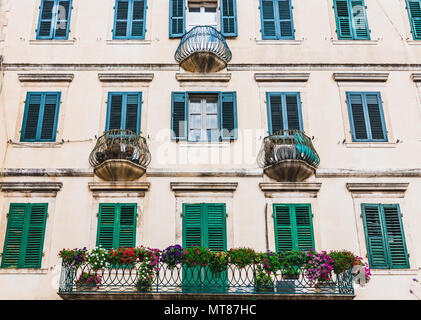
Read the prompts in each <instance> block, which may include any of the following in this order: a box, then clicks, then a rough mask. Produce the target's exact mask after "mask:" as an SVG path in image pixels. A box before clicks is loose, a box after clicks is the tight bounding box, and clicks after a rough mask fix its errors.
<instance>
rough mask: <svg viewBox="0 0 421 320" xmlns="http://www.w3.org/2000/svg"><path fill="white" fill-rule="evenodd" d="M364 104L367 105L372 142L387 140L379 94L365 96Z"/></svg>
mask: <svg viewBox="0 0 421 320" xmlns="http://www.w3.org/2000/svg"><path fill="white" fill-rule="evenodd" d="M365 102H366V104H367V113H368V117H369V123H370V132H371V138H372V139H373V140H387V136H386V130H385V128H384V119H383V110H382V106H381V101H380V96H379V94H377V93H373V94H371V93H367V94H365Z"/></svg>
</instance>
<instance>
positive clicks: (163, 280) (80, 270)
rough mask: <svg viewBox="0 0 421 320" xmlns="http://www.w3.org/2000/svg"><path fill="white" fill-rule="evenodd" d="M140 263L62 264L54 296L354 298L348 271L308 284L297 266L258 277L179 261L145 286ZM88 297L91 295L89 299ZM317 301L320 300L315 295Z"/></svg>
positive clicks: (255, 267) (250, 269) (255, 270)
mask: <svg viewBox="0 0 421 320" xmlns="http://www.w3.org/2000/svg"><path fill="white" fill-rule="evenodd" d="M139 270H141V262H136V263H135V264H134V265H133V266H132V267H127V266H121V267H117V268H112V267H110V268H103V269H100V270H92V269H91V267H90V266H89V264H88V263H83V264H81V265H80V266H78V267H75V266H73V265H69V264H64V263H63V265H62V270H61V278H60V286H59V294H60V295H61V296H62V297H64V298H71V295H72V294H83V293H87V292H89V293H93V292H94V293H95V294H94V296H97V298H98V297H99V296H100V295H101V294H103V295H107V294H110V293H123V294H132V295H133V294H136V293H143V294H145V293H166V294H171V293H172V294H183V293H189V294H192V293H195V294H197V293H202V294H204V293H205V294H206V293H218V294H233V295H235V294H241V295H254V294H266V295H268V294H271V295H280V294H288V295H291V294H297V295H300V294H302V295H323V296H326V295H337V296H342V297H349V298H351V299H352V298H353V295H354V286H353V278H352V270H351V269H349V270H345V271H344V272H342V273H340V274H334V273H333V274H332V277H331V281H330V282H328V283H324V282H322V283H320V282H316V283H314V282H310V281H309V280H308V279H307V277H306V276H305V270H304V268H297V269H296V272H295V276H291V275H288V274H283V271H277V272H272V273H271V274H270V275H267V274H266V275H265V276H263V277H262V274H261V273H259V272H260V271H259V270H261V265H259V264H251V265H247V266H246V267H244V268H239V267H237V266H235V265H232V264H229V265H228V267H227V269H226V270H224V271H222V272H219V273H216V274H215V273H212V272H211V271H210V269H209V267H193V268H189V267H187V266H185V265H182V264H181V263H179V264H176V265H175V267H173V268H170V267H169V266H168V265H167V264H165V263H162V262H159V263H158V265H157V267H156V269H154V271H153V272H152V274H150V276H151V277H150V279H152V280H151V281H150V282H148V281H146V282H145V281H144V279H146V278H145V275H143V278H140V275H139V274H143V273H142V272H143V271H141V272H140V273H139ZM82 275H84V276H85V277H89V276H92V277H95V278H96V279H98V281H96V282H95V284H89V285H88V284H85V285H81V284H80V283H78V281H77V280H78V279H80V278H81V276H82ZM90 296H92V295H90ZM319 297H322V296H319Z"/></svg>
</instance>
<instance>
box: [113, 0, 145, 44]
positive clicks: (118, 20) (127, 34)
mask: <svg viewBox="0 0 421 320" xmlns="http://www.w3.org/2000/svg"><path fill="white" fill-rule="evenodd" d="M146 8H147V6H146V0H116V4H115V17H114V29H113V38H114V39H145V32H146V27H145V24H146Z"/></svg>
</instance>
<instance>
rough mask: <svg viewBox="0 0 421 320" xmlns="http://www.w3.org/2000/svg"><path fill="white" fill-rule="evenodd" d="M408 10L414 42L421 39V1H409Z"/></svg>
mask: <svg viewBox="0 0 421 320" xmlns="http://www.w3.org/2000/svg"><path fill="white" fill-rule="evenodd" d="M407 10H408V13H409V20H410V22H411V28H412V36H413V38H414V40H419V39H421V1H420V0H408V5H407Z"/></svg>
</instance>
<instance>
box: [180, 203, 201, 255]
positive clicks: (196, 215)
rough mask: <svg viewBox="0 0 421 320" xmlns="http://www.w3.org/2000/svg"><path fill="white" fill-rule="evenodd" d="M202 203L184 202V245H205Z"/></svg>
mask: <svg viewBox="0 0 421 320" xmlns="http://www.w3.org/2000/svg"><path fill="white" fill-rule="evenodd" d="M202 234H203V229H202V205H201V204H200V203H195V204H187V203H184V204H183V247H185V248H186V247H194V246H202V245H203V235H202Z"/></svg>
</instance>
